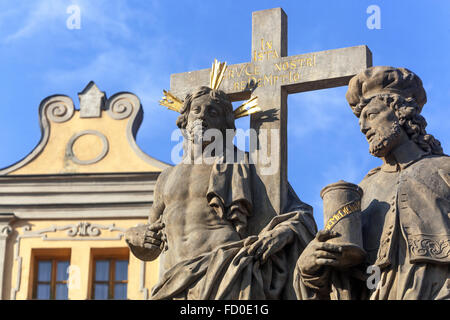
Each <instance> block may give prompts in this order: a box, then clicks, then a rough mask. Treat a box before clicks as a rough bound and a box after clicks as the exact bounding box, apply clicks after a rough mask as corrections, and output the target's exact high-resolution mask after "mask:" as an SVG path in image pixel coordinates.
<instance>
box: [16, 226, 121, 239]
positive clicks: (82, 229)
mask: <svg viewBox="0 0 450 320" xmlns="http://www.w3.org/2000/svg"><path fill="white" fill-rule="evenodd" d="M65 230H68V231H67V236H68V237H66V238H49V237H47V233H54V232H58V231H65ZM101 230H108V231H111V232H114V231H119V234H118V235H117V236H116V237H114V238H98V237H99V236H100V235H101ZM125 231H126V229H124V228H117V227H116V226H115V224H114V223H113V224H110V225H107V226H104V225H100V224H91V223H89V222H80V223H78V224H68V225H64V226H55V225H52V226H50V227H48V228H44V229H40V230H36V231H31V230H27V229H25V232H24V233H23V234H22V238H35V237H40V238H41V239H42V240H47V241H64V240H70V241H73V240H121V239H122V237H123V236H124V234H125ZM77 236H78V237H79V238H75V237H77Z"/></svg>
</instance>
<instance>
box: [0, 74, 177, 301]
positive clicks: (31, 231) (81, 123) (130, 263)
mask: <svg viewBox="0 0 450 320" xmlns="http://www.w3.org/2000/svg"><path fill="white" fill-rule="evenodd" d="M79 100H80V107H79V109H78V110H76V109H75V107H74V103H73V101H72V99H71V98H70V97H68V96H64V95H54V96H50V97H47V98H45V99H44V100H43V101H42V102H41V105H40V106H39V118H40V119H39V121H40V125H41V131H42V137H41V140H40V142H39V143H38V145H37V146H36V148H35V149H34V150H33V151H32V152H31V153H30V154H28V155H27V156H26V157H25V158H24V159H22V160H20V161H18V162H17V163H15V164H13V165H11V166H9V167H7V168H5V169H1V170H0V289H1V290H0V298H1V299H5V300H7V299H13V300H14V299H147V298H148V296H149V290H150V288H151V287H152V286H153V285H154V284H155V282H156V280H157V278H158V264H159V262H158V261H157V260H156V261H152V262H143V261H140V260H138V259H137V258H135V257H134V256H133V255H132V254H130V253H129V249H128V246H127V244H126V243H125V240H124V233H125V230H126V229H127V228H129V227H132V226H136V225H138V224H142V223H145V222H146V220H147V217H148V211H149V209H150V207H151V205H152V202H153V190H154V186H155V183H156V179H157V177H158V175H159V173H160V172H161V171H162V170H163V169H164V168H167V167H168V166H169V164H166V163H164V162H161V161H158V160H156V159H154V158H152V157H150V156H148V155H147V154H145V153H144V152H143V151H142V150H140V149H139V147H138V146H137V144H136V141H135V138H136V134H137V131H138V129H139V126H140V124H141V122H142V119H143V109H142V106H141V104H140V101H139V99H138V97H136V96H135V95H134V94H131V93H128V92H120V93H117V94H115V95H113V96H111V97H110V98H109V99H107V98H106V95H105V93H104V92H101V91H100V90H99V89H98V88H97V86H96V85H95V83H93V82H90V83H89V84H88V85H87V86H86V88H85V89H84V90H83V91H82V92H81V93H79Z"/></svg>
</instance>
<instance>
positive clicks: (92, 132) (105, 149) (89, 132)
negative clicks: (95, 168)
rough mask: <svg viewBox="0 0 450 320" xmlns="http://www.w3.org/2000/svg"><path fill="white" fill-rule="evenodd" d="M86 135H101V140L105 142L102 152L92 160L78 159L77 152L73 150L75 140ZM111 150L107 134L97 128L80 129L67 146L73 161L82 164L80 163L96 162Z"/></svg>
mask: <svg viewBox="0 0 450 320" xmlns="http://www.w3.org/2000/svg"><path fill="white" fill-rule="evenodd" d="M85 135H94V136H96V137H99V138H100V140H101V141H102V143H103V148H102V151H101V152H100V154H99V155H98V156H96V157H95V158H93V159H90V160H80V159H78V157H77V156H76V155H75V153H74V152H73V145H74V144H75V142H76V141H77V140H78V138H80V137H82V136H85ZM108 151H109V143H108V139H107V138H106V137H105V135H104V134H103V133H101V132H99V131H96V130H84V131H80V132H78V133H76V134H74V135H73V136H72V137H71V138H70V140H69V142H68V143H67V147H66V156H67V157H68V158H69V159H70V160H72V161H73V162H75V163H76V164H80V165H88V164H94V163H97V162H99V161H100V160H102V159H103V158H104V157H105V156H106V154H107V153H108Z"/></svg>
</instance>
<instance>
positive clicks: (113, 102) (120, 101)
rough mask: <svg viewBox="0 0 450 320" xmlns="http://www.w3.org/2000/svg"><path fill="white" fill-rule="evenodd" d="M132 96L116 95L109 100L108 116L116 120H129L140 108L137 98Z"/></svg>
mask: <svg viewBox="0 0 450 320" xmlns="http://www.w3.org/2000/svg"><path fill="white" fill-rule="evenodd" d="M133 96H134V95H132V94H131V93H130V94H120V95H114V96H113V97H112V98H111V99H109V100H108V108H107V110H108V114H109V116H110V117H111V118H113V119H115V120H122V119H126V118H128V117H129V116H130V115H131V113H132V112H133V111H134V110H135V109H137V108H139V107H140V103H139V104H137V103H136V99H135V98H137V97H136V96H134V97H133Z"/></svg>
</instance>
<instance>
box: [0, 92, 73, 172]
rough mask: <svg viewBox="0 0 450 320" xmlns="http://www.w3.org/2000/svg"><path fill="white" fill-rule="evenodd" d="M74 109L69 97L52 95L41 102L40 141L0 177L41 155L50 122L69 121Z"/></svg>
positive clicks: (47, 137) (2, 170) (48, 134)
mask: <svg viewBox="0 0 450 320" xmlns="http://www.w3.org/2000/svg"><path fill="white" fill-rule="evenodd" d="M74 110H75V107H74V105H73V101H72V99H71V98H70V97H68V96H64V95H53V96H49V97H47V98H45V99H44V100H42V102H41V104H40V105H39V124H40V127H41V140H40V141H39V143H38V145H37V146H36V147H35V148H34V150H33V151H31V153H30V154H28V155H27V156H26V157H25V158H23V159H22V160H19V161H18V162H16V163H14V164H12V165H11V166H9V167H6V168H4V169H1V170H0V176H2V175H7V174H9V173H11V172H13V171H16V170H18V169H20V168H22V167H24V166H25V165H26V164H28V163H30V162H31V161H33V160H34V159H35V158H36V157H37V156H38V155H40V154H41V153H42V151H43V150H44V148H45V146H46V145H47V142H48V139H49V137H50V120H51V121H53V122H56V123H61V122H65V121H67V120H69V119H70V118H71V117H72V116H73V113H74Z"/></svg>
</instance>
